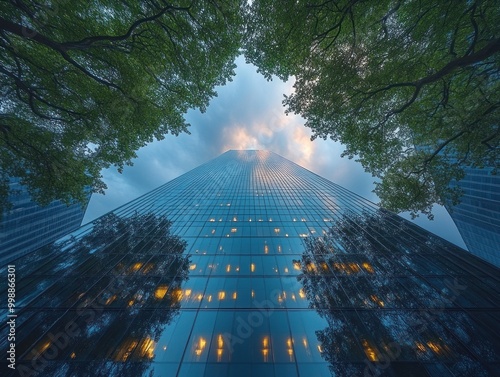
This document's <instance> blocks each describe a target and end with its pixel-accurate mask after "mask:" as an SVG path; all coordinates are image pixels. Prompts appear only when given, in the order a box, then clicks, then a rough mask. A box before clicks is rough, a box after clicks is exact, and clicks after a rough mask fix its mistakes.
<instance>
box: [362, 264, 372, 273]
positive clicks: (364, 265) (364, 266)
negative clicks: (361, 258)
mask: <svg viewBox="0 0 500 377" xmlns="http://www.w3.org/2000/svg"><path fill="white" fill-rule="evenodd" d="M362 266H363V268H364V269H365V270H366V271H367V272H369V273H370V274H373V273H374V272H375V271H374V270H373V267H372V265H371V264H370V263H368V262H364V263H363V264H362Z"/></svg>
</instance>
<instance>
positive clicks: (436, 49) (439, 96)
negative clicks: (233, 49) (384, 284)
mask: <svg viewBox="0 0 500 377" xmlns="http://www.w3.org/2000/svg"><path fill="white" fill-rule="evenodd" d="M246 15H247V28H248V29H247V35H246V41H245V53H246V57H247V60H248V61H249V62H251V63H253V64H255V65H256V66H257V67H258V68H259V71H260V72H261V73H263V74H264V75H265V76H266V77H267V78H268V79H269V78H271V77H272V75H277V76H278V77H279V78H281V79H287V78H288V77H290V76H292V75H293V76H295V78H296V83H295V85H294V89H295V91H294V93H292V94H291V95H289V96H285V99H284V105H285V106H286V107H287V110H286V111H287V112H288V113H289V112H293V113H296V114H300V115H302V116H303V117H304V118H305V119H306V126H308V127H310V128H311V129H312V130H313V139H314V138H316V137H321V138H324V139H327V138H331V139H333V140H338V141H341V142H342V143H343V144H344V145H345V146H346V150H345V151H344V152H343V156H348V157H349V158H353V157H356V158H358V159H359V161H360V162H361V163H362V165H363V166H364V167H365V169H366V170H367V171H368V172H370V173H372V174H373V175H374V176H376V177H379V178H380V182H378V183H376V189H375V192H376V193H377V194H378V196H379V197H380V198H381V202H382V203H381V204H382V205H383V206H384V207H386V208H389V209H392V210H396V211H411V212H412V214H413V215H416V214H417V213H418V212H419V211H421V212H423V213H425V214H427V215H429V216H430V217H431V216H432V215H431V209H432V205H433V203H440V204H442V203H443V202H445V201H449V200H451V201H454V202H456V201H457V199H458V197H459V194H460V191H459V190H458V189H456V188H455V189H451V188H450V187H449V183H450V181H452V180H453V179H457V180H458V179H460V178H462V177H463V167H464V166H472V167H484V166H489V167H493V168H494V169H493V173H496V170H497V169H498V166H499V153H498V152H499V142H500V119H499V106H500V80H499V79H500V64H499V63H500V53H499V51H500V7H499V6H498V3H497V2H495V1H490V0H477V1H468V0H460V1H455V0H448V1H420V0H408V1H394V0H382V1H362V0H338V1H333V0H332V1H323V0H320V1H310V0H307V1H305V0H298V1H294V2H291V3H290V2H285V1H274V0H273V1H271V0H255V1H253V2H252V4H251V5H249V7H248V9H247V13H246Z"/></svg>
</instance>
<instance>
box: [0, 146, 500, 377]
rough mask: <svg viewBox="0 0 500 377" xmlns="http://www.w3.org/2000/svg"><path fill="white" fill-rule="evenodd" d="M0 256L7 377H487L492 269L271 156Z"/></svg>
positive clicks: (495, 329)
mask: <svg viewBox="0 0 500 377" xmlns="http://www.w3.org/2000/svg"><path fill="white" fill-rule="evenodd" d="M9 265H11V266H13V267H9V269H7V268H6V267H4V268H3V269H2V268H0V276H3V277H4V283H3V284H1V285H0V297H4V298H5V297H9V296H8V291H7V284H6V282H7V278H6V276H8V275H7V274H8V273H11V274H13V273H15V274H16V277H17V280H16V292H15V300H16V302H15V303H16V307H15V309H14V310H12V311H8V310H9V308H8V307H7V305H4V306H3V308H2V307H0V318H8V317H7V316H8V315H16V316H17V317H16V322H15V344H14V346H12V345H11V344H10V343H9V341H8V335H9V334H10V332H11V327H10V325H9V324H8V323H7V321H6V320H4V321H3V322H1V323H0V353H1V354H3V355H7V356H8V357H9V355H10V354H11V353H12V354H14V353H15V356H14V358H15V360H14V361H15V362H16V364H15V368H17V371H15V372H12V370H9V369H8V365H11V364H10V363H11V362H12V361H11V360H9V359H8V358H7V357H5V356H4V357H3V358H2V360H1V361H0V366H2V367H4V369H5V370H6V372H7V373H4V374H2V376H12V375H13V376H18V375H21V376H35V375H37V376H58V377H70V376H71V377H79V376H85V377H87V376H107V377H115V376H116V377H118V376H119V377H146V376H148V377H151V376H154V377H160V376H161V377H174V376H175V377H192V376H197V377H198V376H200V377H201V376H205V377H212V376H213V377H220V376H229V377H234V376H236V377H253V376H255V377H282V376H287V377H294V376H305V377H310V376H315V377H316V376H320V377H330V376H336V377H341V376H342V377H344V376H345V377H353V376H365V377H366V376H403V377H409V376H418V377H456V376H464V377H465V376H481V377H488V376H498V366H499V365H500V338H499V337H498V334H499V333H500V325H499V318H498V313H499V310H500V306H499V305H500V292H499V290H498V287H499V286H500V270H499V269H498V268H497V267H495V266H493V265H491V264H489V263H487V262H485V261H484V260H481V259H479V258H477V257H476V256H474V255H472V254H470V253H468V252H466V251H464V250H462V249H460V248H459V247H457V246H455V245H453V244H451V243H449V242H447V241H445V240H443V239H441V238H439V237H437V236H435V235H433V234H431V233H429V232H427V231H425V230H423V229H422V228H420V227H418V226H416V225H414V224H412V223H411V222H409V221H406V220H404V219H402V218H401V217H399V216H397V215H395V214H393V213H391V212H388V211H385V210H383V209H380V208H379V207H377V206H376V205H375V204H373V203H371V202H369V201H367V200H365V199H363V198H361V197H359V196H357V195H355V194H353V193H352V192H350V191H348V190H346V189H344V188H342V187H340V186H338V185H336V184H334V183H332V182H330V181H328V180H326V179H324V178H321V177H320V176H318V175H316V174H314V173H311V172H310V171H308V170H306V169H304V168H301V167H300V166H298V165H296V164H294V163H292V162H290V161H288V160H286V159H284V158H282V157H280V156H278V155H276V154H273V153H270V152H265V151H229V152H226V153H224V154H223V155H221V156H220V157H218V158H216V159H214V160H212V161H210V162H208V163H206V164H204V165H201V166H200V167H198V168H196V169H194V170H192V171H190V172H188V173H186V174H184V175H182V176H180V177H178V178H176V179H174V180H172V181H170V182H168V183H166V184H165V185H163V186H160V187H159V188H157V189H156V190H153V191H151V192H149V193H148V194H146V195H143V196H141V197H140V198H138V199H136V200H134V201H132V202H130V203H128V204H126V205H124V206H122V207H120V208H118V209H116V210H115V211H113V212H110V213H108V214H107V215H104V216H102V217H100V218H99V219H97V220H95V221H93V222H91V223H89V224H86V225H84V226H82V227H81V228H79V229H78V230H76V231H74V232H73V233H71V234H69V235H67V236H65V237H63V238H62V239H59V240H58V241H56V242H54V243H53V244H51V245H48V246H46V247H44V248H41V249H39V250H37V251H35V252H32V253H30V254H28V255H26V256H23V257H21V258H19V259H17V260H12V261H10V263H9ZM14 270H15V272H14ZM12 347H14V352H12V351H10V349H11V348H12ZM2 372H3V370H2ZM9 372H10V373H9Z"/></svg>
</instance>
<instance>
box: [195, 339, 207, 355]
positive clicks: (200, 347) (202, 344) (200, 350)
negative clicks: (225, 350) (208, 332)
mask: <svg viewBox="0 0 500 377" xmlns="http://www.w3.org/2000/svg"><path fill="white" fill-rule="evenodd" d="M206 345H207V341H206V340H205V338H202V337H200V340H199V341H198V342H197V343H196V345H195V347H196V348H195V350H194V353H195V354H196V356H200V355H201V354H202V353H203V350H204V349H205V347H206Z"/></svg>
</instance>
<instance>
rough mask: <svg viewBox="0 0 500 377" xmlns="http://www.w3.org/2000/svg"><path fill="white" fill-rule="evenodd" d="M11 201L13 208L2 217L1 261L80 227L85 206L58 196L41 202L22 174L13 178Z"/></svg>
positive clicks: (0, 230) (0, 233)
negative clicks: (43, 204) (29, 190)
mask: <svg viewBox="0 0 500 377" xmlns="http://www.w3.org/2000/svg"><path fill="white" fill-rule="evenodd" d="M88 199H89V200H90V193H89V196H88ZM9 201H10V202H11V203H12V208H11V209H9V210H7V211H5V212H4V213H3V215H2V217H1V219H0V264H3V263H4V262H5V261H7V260H8V259H12V258H14V257H19V256H21V255H24V254H26V253H29V252H30V251H33V250H36V249H38V248H39V247H41V246H43V245H46V244H48V243H51V242H53V241H55V240H57V239H58V238H60V237H62V236H64V235H65V234H67V233H69V232H72V231H73V230H75V229H78V228H79V227H80V225H81V224H82V220H83V215H84V214H85V208H86V205H85V206H83V207H82V205H81V204H79V203H78V204H72V205H69V206H68V205H66V204H64V203H63V202H61V201H59V200H55V201H53V202H51V203H49V204H48V205H47V206H40V205H38V204H37V203H35V202H34V201H33V200H32V198H31V195H30V194H29V193H28V190H27V188H26V186H24V185H22V184H21V183H20V180H19V178H11V179H10V182H9ZM87 203H88V201H87Z"/></svg>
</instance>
